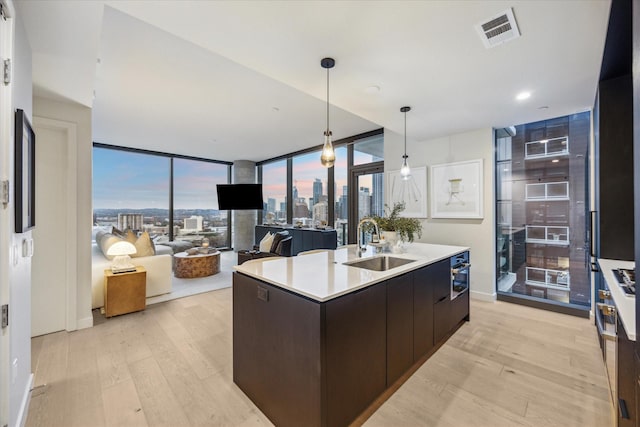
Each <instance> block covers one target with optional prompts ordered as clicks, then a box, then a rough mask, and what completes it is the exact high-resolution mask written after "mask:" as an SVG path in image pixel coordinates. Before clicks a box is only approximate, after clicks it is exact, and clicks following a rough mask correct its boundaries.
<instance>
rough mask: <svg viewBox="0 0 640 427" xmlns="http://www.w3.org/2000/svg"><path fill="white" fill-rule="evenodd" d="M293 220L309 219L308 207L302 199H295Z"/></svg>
mask: <svg viewBox="0 0 640 427" xmlns="http://www.w3.org/2000/svg"><path fill="white" fill-rule="evenodd" d="M293 218H294V219H295V220H300V219H302V218H309V207H308V206H307V203H306V200H305V198H304V197H300V198H299V199H297V200H296V203H295V204H294V205H293Z"/></svg>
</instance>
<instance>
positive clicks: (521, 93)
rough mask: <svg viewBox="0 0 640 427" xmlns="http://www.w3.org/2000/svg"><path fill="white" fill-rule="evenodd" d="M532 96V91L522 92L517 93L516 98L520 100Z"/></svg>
mask: <svg viewBox="0 0 640 427" xmlns="http://www.w3.org/2000/svg"><path fill="white" fill-rule="evenodd" d="M530 97H531V92H520V93H519V94H518V95H516V99H517V100H518V101H524V100H525V99H528V98H530Z"/></svg>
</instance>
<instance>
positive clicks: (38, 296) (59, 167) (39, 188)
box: [31, 120, 70, 336]
mask: <svg viewBox="0 0 640 427" xmlns="http://www.w3.org/2000/svg"><path fill="white" fill-rule="evenodd" d="M34 132H35V133H36V135H37V142H38V143H37V144H36V170H37V171H38V173H37V174H36V200H38V203H36V218H37V220H38V226H37V227H36V228H35V229H34V230H33V239H34V242H35V243H34V254H33V259H32V270H31V271H32V285H31V286H32V291H31V336H37V335H43V334H48V333H51V332H56V331H61V330H63V329H65V328H66V312H67V303H66V302H67V282H68V281H69V280H70V278H69V277H68V274H67V264H68V261H69V260H68V259H67V257H68V251H67V248H66V244H67V241H68V238H69V237H68V235H67V217H68V212H67V206H68V203H67V199H68V194H67V192H68V189H67V170H68V169H69V167H68V165H67V157H68V156H67V150H68V147H67V133H66V132H65V131H64V130H62V129H51V128H49V127H43V126H38V125H37V120H34Z"/></svg>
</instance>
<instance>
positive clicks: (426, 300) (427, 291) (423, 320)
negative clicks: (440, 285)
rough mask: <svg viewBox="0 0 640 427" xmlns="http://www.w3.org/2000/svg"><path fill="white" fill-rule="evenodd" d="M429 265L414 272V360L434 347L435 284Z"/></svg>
mask: <svg viewBox="0 0 640 427" xmlns="http://www.w3.org/2000/svg"><path fill="white" fill-rule="evenodd" d="M431 285H432V283H430V270H429V267H423V268H421V269H419V270H416V271H415V272H414V273H413V361H414V362H417V361H418V359H420V358H422V357H423V356H424V355H426V354H427V353H428V352H429V350H431V349H432V348H433V286H431Z"/></svg>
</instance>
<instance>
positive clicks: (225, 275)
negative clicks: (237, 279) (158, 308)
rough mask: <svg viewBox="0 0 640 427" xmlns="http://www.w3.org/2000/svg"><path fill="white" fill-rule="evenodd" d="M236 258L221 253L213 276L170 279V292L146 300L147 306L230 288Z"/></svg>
mask: <svg viewBox="0 0 640 427" xmlns="http://www.w3.org/2000/svg"><path fill="white" fill-rule="evenodd" d="M237 257H238V255H237V254H236V253H235V252H234V251H224V252H221V253H220V272H219V273H218V274H214V275H213V276H207V277H197V278H193V279H179V278H177V277H172V278H171V281H172V289H171V292H169V293H168V294H164V295H158V296H155V297H150V298H147V305H150V304H157V303H159V302H165V301H170V300H173V299H177V298H184V297H188V296H190V295H196V294H201V293H203V292H210V291H215V290H218V289H223V288H229V287H231V282H232V280H233V279H232V273H233V266H234V265H236V264H237V261H238V258H237Z"/></svg>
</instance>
